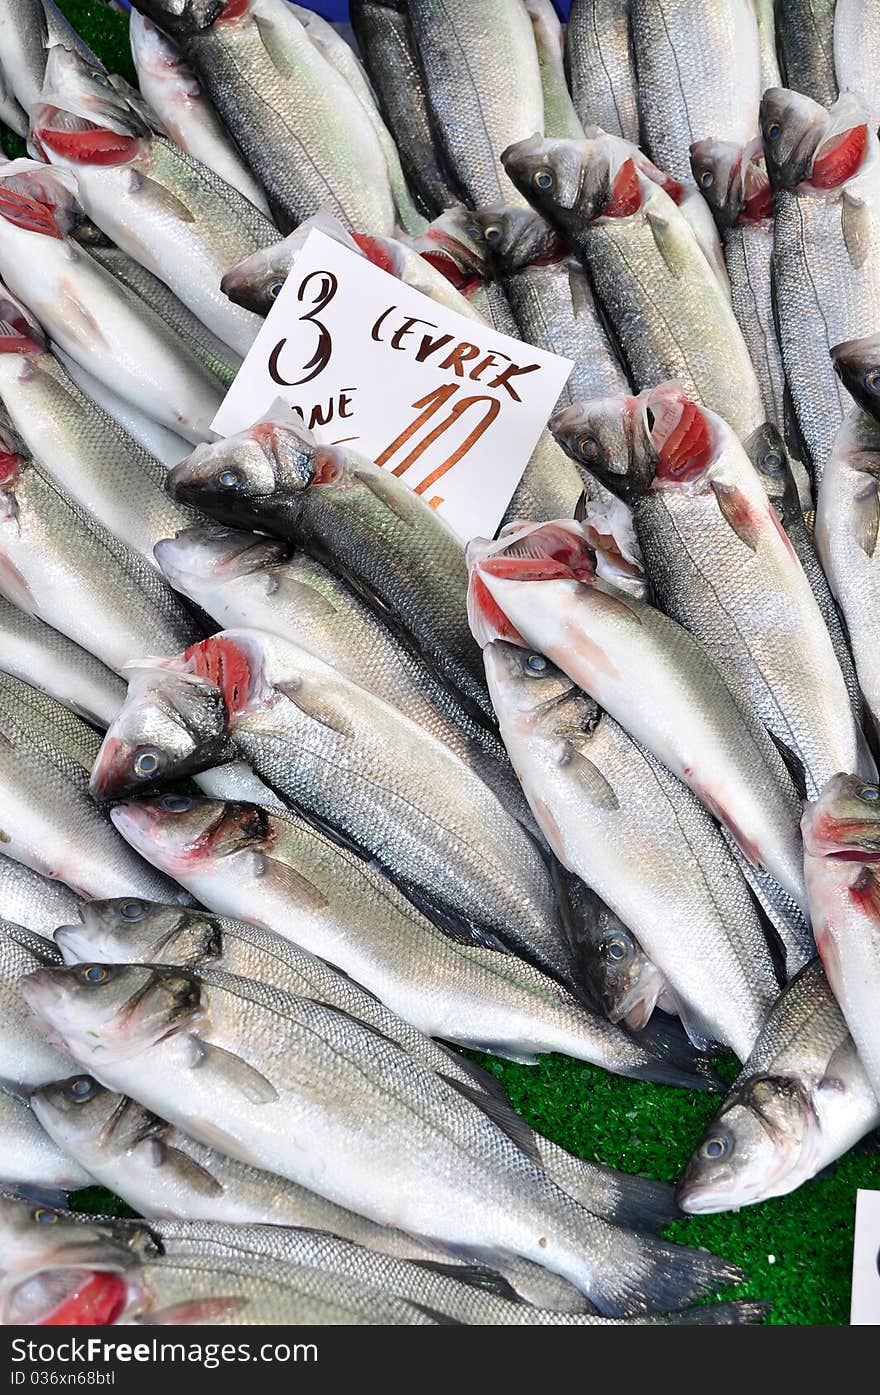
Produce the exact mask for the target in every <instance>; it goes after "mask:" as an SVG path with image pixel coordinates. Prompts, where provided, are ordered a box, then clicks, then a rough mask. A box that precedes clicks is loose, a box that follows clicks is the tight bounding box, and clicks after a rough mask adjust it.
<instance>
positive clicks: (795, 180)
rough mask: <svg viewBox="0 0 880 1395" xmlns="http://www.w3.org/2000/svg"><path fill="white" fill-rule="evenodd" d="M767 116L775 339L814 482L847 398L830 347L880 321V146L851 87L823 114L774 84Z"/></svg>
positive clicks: (764, 112)
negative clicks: (773, 214) (773, 202)
mask: <svg viewBox="0 0 880 1395" xmlns="http://www.w3.org/2000/svg"><path fill="white" fill-rule="evenodd" d="M761 123H762V131H763V137H764V153H765V158H766V161H767V168H768V171H769V174H770V179H771V182H772V183H773V187H774V189H775V192H776V227H775V232H774V241H773V293H774V303H775V306H776V318H777V324H778V329H779V343H780V347H781V349H782V361H783V363H784V365H785V372H786V377H787V380H788V386H789V389H790V391H791V397H792V402H793V405H794V411H795V415H796V418H797V425H798V428H799V430H800V434H801V436H802V438H803V441H804V444H805V448H806V450H807V452H808V456H807V457H805V462H806V463H809V464H811V466H812V470H813V476H814V480H815V483H816V485H817V486H818V485H819V484H820V482H821V478H822V471H823V470H824V468H825V462H826V461H827V459H828V456H829V455H830V453H831V447H832V443H833V441H834V435H835V433H836V431H837V428H838V427H839V426H840V423H841V421H842V419H843V414H844V411H845V409H846V405H847V404H846V395H845V392H844V390H843V388H842V386H841V385H840V384H839V383H838V382H837V380H836V378H835V376H834V370H833V368H832V365H831V360H830V358H829V356H828V355H829V350H830V349H831V348H832V347H833V346H834V345H835V344H838V343H840V342H841V341H842V340H846V339H854V338H857V337H858V336H859V335H863V334H873V333H874V332H875V331H876V329H877V326H878V324H880V147H878V142H877V137H876V135H875V133H874V131H873V130H872V129H871V128H870V124H869V121H868V117H867V113H866V112H865V111H863V109H862V108H861V107H860V106H859V105H858V103H857V102H856V101H855V99H854V98H853V97H850V96H849V95H848V94H845V95H844V96H842V97H841V98H840V101H839V102H838V103H836V105H835V106H834V108H832V110H831V111H830V112H826V111H825V109H824V108H823V107H820V106H818V105H817V104H816V103H815V102H812V101H811V100H810V99H809V98H808V97H804V96H800V95H799V94H798V93H796V92H789V91H787V90H786V89H783V88H773V89H771V90H770V91H769V92H765V94H764V97H763V100H762V103H761ZM806 325H808V326H810V332H809V333H805V332H804V326H806Z"/></svg>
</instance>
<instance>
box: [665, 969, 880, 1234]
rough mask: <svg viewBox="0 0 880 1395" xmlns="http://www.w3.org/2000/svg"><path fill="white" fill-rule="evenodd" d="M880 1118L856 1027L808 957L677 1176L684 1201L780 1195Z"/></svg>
mask: <svg viewBox="0 0 880 1395" xmlns="http://www.w3.org/2000/svg"><path fill="white" fill-rule="evenodd" d="M878 1122H880V1104H878V1103H877V1099H876V1096H875V1095H874V1094H873V1092H872V1090H871V1087H870V1086H869V1084H868V1079H867V1076H866V1075H865V1072H864V1070H863V1069H862V1066H861V1065H860V1063H859V1058H858V1054H857V1052H856V1049H855V1045H854V1044H853V1040H852V1037H851V1036H850V1034H849V1032H848V1031H847V1027H846V1023H845V1021H844V1020H843V1015H842V1013H841V1011H840V1008H839V1007H838V1006H837V1003H836V1001H835V998H834V994H833V993H832V992H831V989H830V988H829V986H828V980H827V978H826V977H825V971H824V969H823V968H822V964H821V961H820V960H818V959H814V960H813V961H812V962H811V963H810V964H808V965H807V966H806V968H804V969H802V970H801V972H800V973H799V974H798V975H797V977H796V978H795V979H793V980H792V982H791V983H790V984H789V985H788V987H787V988H786V989H784V991H783V993H782V995H781V997H780V998H779V1001H778V1002H777V1003H776V1005H775V1006H774V1008H773V1010H772V1012H771V1013H770V1016H769V1017H768V1018H767V1023H766V1025H765V1027H764V1029H763V1031H762V1032H761V1035H760V1036H759V1038H758V1040H757V1042H756V1043H755V1049H754V1051H753V1052H752V1054H751V1056H750V1057H749V1059H748V1060H747V1061H746V1062H745V1064H744V1066H743V1069H742V1070H741V1072H740V1074H739V1075H738V1076H737V1078H736V1080H735V1081H734V1082H733V1085H732V1086H731V1088H730V1093H729V1094H728V1096H727V1098H726V1099H725V1101H724V1103H723V1105H722V1106H721V1109H720V1110H719V1112H718V1114H717V1115H716V1117H715V1119H714V1120H713V1121H712V1123H711V1124H710V1125H709V1127H708V1129H707V1130H706V1132H705V1133H704V1135H703V1138H702V1140H701V1142H700V1143H699V1145H698V1146H697V1148H696V1150H695V1152H694V1155H693V1157H692V1158H691V1160H690V1162H689V1163H688V1165H687V1167H686V1168H685V1170H684V1173H683V1174H682V1178H681V1180H680V1182H679V1184H678V1197H679V1200H680V1202H681V1205H682V1208H683V1209H684V1210H685V1211H686V1212H688V1214H692V1213H704V1212H709V1211H731V1210H735V1209H739V1207H740V1206H750V1205H753V1204H754V1203H755V1202H759V1201H765V1200H766V1199H767V1198H768V1197H771V1196H786V1195H788V1193H789V1192H793V1191H794V1190H795V1189H796V1188H797V1187H799V1186H801V1185H802V1184H803V1183H804V1182H807V1181H809V1179H810V1178H811V1177H815V1176H816V1174H817V1173H818V1172H821V1171H822V1169H823V1168H826V1167H828V1166H829V1165H830V1164H831V1163H833V1162H834V1161H835V1160H836V1159H837V1158H839V1157H840V1156H841V1155H842V1154H843V1153H845V1152H847V1151H848V1150H849V1149H850V1148H852V1147H853V1146H854V1144H856V1143H857V1142H858V1141H859V1139H860V1138H863V1137H864V1135H865V1134H866V1133H868V1132H870V1130H871V1129H873V1128H876V1127H877V1124H878Z"/></svg>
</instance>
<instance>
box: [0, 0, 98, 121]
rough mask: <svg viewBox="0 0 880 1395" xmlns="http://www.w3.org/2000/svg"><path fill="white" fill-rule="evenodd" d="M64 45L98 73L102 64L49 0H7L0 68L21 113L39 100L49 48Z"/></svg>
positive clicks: (1, 18) (0, 19)
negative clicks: (87, 62) (74, 51)
mask: <svg viewBox="0 0 880 1395" xmlns="http://www.w3.org/2000/svg"><path fill="white" fill-rule="evenodd" d="M58 43H62V44H66V45H67V47H68V48H73V49H76V51H77V52H78V53H80V54H82V56H83V57H84V58H86V59H87V60H88V61H90V62H91V63H92V66H93V67H94V68H96V69H98V70H100V71H101V72H103V71H104V69H103V65H102V64H101V63H100V62H99V60H98V59H97V58H96V57H95V55H94V54H93V53H92V51H91V49H90V48H89V47H88V46H87V45H86V44H85V43H84V42H83V40H82V39H81V38H80V37H79V35H78V34H77V32H76V30H75V29H74V28H73V27H72V25H71V24H69V22H68V21H67V20H66V19H65V17H64V15H63V14H62V13H61V11H60V10H59V9H58V6H57V5H55V4H53V2H52V0H9V3H8V4H6V5H4V6H3V9H2V13H0V67H2V69H3V75H4V77H5V79H6V81H7V83H8V84H9V86H10V87H11V88H12V91H13V93H14V94H15V97H16V100H17V101H18V103H19V105H20V107H21V108H22V110H23V111H24V112H28V111H29V110H30V108H31V106H32V105H33V103H34V102H36V101H37V100H38V99H39V96H40V88H41V87H42V86H43V77H44V75H45V72H46V59H47V54H48V50H49V49H50V48H51V47H52V45H53V44H58Z"/></svg>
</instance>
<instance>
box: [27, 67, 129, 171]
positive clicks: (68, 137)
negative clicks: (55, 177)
mask: <svg viewBox="0 0 880 1395" xmlns="http://www.w3.org/2000/svg"><path fill="white" fill-rule="evenodd" d="M149 137H150V129H149V127H148V126H147V124H146V123H145V122H144V121H143V120H142V118H141V117H140V116H139V115H138V113H137V112H136V111H135V110H134V109H133V107H132V106H131V105H130V103H129V102H128V101H127V100H126V96H125V93H124V91H119V90H118V89H117V88H116V87H114V85H113V83H112V81H111V79H110V77H109V75H108V73H107V72H106V71H105V70H104V69H103V68H101V67H96V66H95V63H94V61H92V62H87V61H86V59H85V58H84V57H83V56H82V55H81V54H79V53H77V52H75V51H74V50H73V49H68V48H64V47H63V45H61V44H55V45H54V46H53V47H52V48H50V49H49V53H48V56H47V59H46V75H45V78H44V81H43V90H42V93H41V95H40V100H39V101H38V102H37V103H35V105H34V107H33V108H32V111H31V139H32V140H33V141H34V143H35V145H36V146H37V147H38V148H39V149H40V150H41V151H44V152H46V153H47V155H48V159H49V160H50V162H51V161H52V160H53V158H54V159H55V160H57V161H61V162H62V163H69V164H71V165H74V166H76V165H125V164H129V163H130V162H131V161H132V160H134V159H136V158H137V157H138V156H139V155H141V154H143V153H144V151H145V149H146V146H147V143H148V141H149Z"/></svg>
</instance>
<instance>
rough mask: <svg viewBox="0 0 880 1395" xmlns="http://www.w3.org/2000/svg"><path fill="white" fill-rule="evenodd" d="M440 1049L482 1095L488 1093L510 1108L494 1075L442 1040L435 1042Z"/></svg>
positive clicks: (503, 1090) (503, 1091)
mask: <svg viewBox="0 0 880 1395" xmlns="http://www.w3.org/2000/svg"><path fill="white" fill-rule="evenodd" d="M437 1044H438V1046H439V1047H440V1049H441V1051H445V1052H446V1054H447V1056H449V1057H450V1059H451V1060H452V1061H454V1063H455V1065H456V1066H457V1067H458V1069H459V1070H460V1071H462V1072H463V1073H464V1074H466V1075H467V1076H469V1077H470V1080H471V1082H472V1084H473V1085H474V1087H475V1088H476V1089H477V1090H479V1091H480V1093H481V1094H483V1095H488V1096H489V1097H490V1098H491V1099H494V1100H498V1101H499V1103H500V1104H502V1105H507V1106H508V1108H510V1107H511V1106H510V1100H509V1099H508V1098H507V1091H506V1090H505V1088H504V1086H503V1085H502V1084H501V1081H500V1080H496V1079H495V1076H494V1075H490V1074H489V1072H488V1071H487V1070H485V1069H484V1068H483V1066H478V1065H476V1064H475V1062H474V1061H469V1060H468V1059H467V1057H466V1056H460V1055H459V1054H458V1052H457V1051H453V1050H452V1048H451V1047H450V1046H445V1045H444V1044H443V1043H442V1042H438V1043H437Z"/></svg>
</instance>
